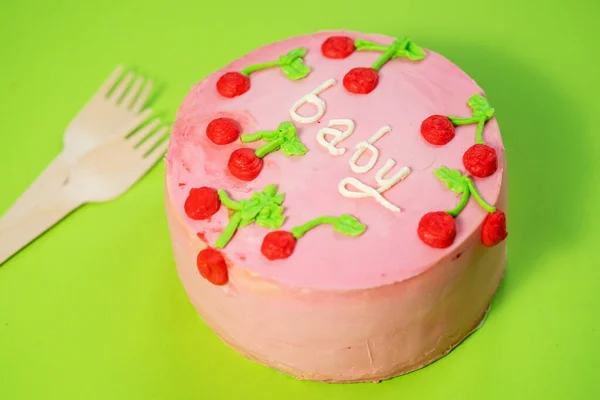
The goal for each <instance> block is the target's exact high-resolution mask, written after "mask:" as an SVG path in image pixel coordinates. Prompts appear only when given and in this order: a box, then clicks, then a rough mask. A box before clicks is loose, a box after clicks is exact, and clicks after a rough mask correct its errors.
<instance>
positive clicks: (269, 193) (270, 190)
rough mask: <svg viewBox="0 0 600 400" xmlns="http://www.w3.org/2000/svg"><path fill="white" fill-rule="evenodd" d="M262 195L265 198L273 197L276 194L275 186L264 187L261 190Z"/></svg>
mask: <svg viewBox="0 0 600 400" xmlns="http://www.w3.org/2000/svg"><path fill="white" fill-rule="evenodd" d="M263 194H264V195H265V196H270V197H273V196H275V195H276V194H277V186H275V185H267V186H265V188H264V189H263Z"/></svg>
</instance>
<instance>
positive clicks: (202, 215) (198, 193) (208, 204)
mask: <svg viewBox="0 0 600 400" xmlns="http://www.w3.org/2000/svg"><path fill="white" fill-rule="evenodd" d="M220 207H221V200H220V199H219V194H218V193H217V191H216V190H215V189H213V188H209V187H206V186H203V187H201V188H193V189H191V190H190V193H189V194H188V197H187V199H186V200H185V203H184V205H183V208H184V210H185V213H186V215H187V216H188V217H189V218H191V219H193V220H196V221H199V220H202V219H208V218H210V217H212V216H213V215H214V214H215V213H216V212H217V211H219V208H220Z"/></svg>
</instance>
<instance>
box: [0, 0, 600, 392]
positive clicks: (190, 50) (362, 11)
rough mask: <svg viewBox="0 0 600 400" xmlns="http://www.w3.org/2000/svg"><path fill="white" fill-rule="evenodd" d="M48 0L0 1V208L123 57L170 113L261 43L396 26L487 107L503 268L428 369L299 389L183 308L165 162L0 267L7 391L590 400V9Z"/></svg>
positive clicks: (593, 294) (594, 136) (593, 19)
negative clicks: (504, 193)
mask: <svg viewBox="0 0 600 400" xmlns="http://www.w3.org/2000/svg"><path fill="white" fill-rule="evenodd" d="M51 3H52V4H51V5H50V4H45V3H44V2H42V1H35V0H19V1H12V2H9V1H4V2H2V5H0V113H1V116H2V129H1V131H0V151H1V154H2V157H0V183H1V185H0V211H4V210H5V209H7V208H8V207H9V206H10V204H11V203H12V202H13V201H14V200H15V199H16V198H17V197H18V195H19V194H20V193H21V192H22V191H23V190H24V189H25V188H26V187H27V185H28V184H29V183H30V182H31V181H32V180H33V179H34V178H35V177H36V175H37V174H38V173H39V172H40V171H41V170H42V169H43V167H44V166H45V165H46V164H47V163H48V162H49V161H50V160H51V159H52V158H53V157H54V156H55V155H56V154H57V153H58V152H59V150H60V146H61V135H62V132H63V129H64V127H65V126H66V124H67V123H68V122H69V120H70V119H71V117H72V116H73V115H74V114H75V113H76V112H77V111H78V110H79V109H80V107H81V106H82V105H83V104H84V103H85V101H86V100H87V99H88V97H89V96H90V95H91V94H92V93H94V91H95V90H96V88H97V87H98V86H99V84H100V83H101V82H102V81H103V80H104V78H105V77H106V76H107V75H108V74H109V73H110V72H111V71H112V70H113V68H114V67H115V66H116V65H117V64H119V63H124V64H125V65H126V66H128V67H132V68H135V69H137V70H138V71H139V72H141V73H143V74H146V75H147V76H150V77H152V78H153V79H156V80H157V82H159V83H160V92H159V93H158V96H157V100H156V102H155V107H154V108H155V109H156V110H157V111H158V112H159V113H161V115H163V116H164V117H165V118H166V120H167V121H172V119H173V117H174V115H175V113H176V110H177V107H178V104H179V102H180V101H181V99H182V97H183V96H184V95H185V94H186V92H187V91H188V89H189V88H190V86H191V85H192V84H193V83H195V82H197V81H199V80H200V79H202V78H203V77H205V76H206V75H207V74H209V73H210V72H211V71H214V70H215V69H218V68H219V67H221V66H223V65H225V64H226V63H227V62H229V61H230V60H233V59H235V58H237V57H239V56H241V55H243V54H244V53H246V52H248V51H250V50H251V49H253V48H255V47H257V46H260V45H263V44H266V43H269V42H271V41H274V40H278V39H283V38H286V37H289V36H293V35H298V34H303V33H308V32H311V31H315V30H320V29H335V28H349V29H354V30H360V31H365V32H381V33H385V34H389V35H393V36H401V35H405V34H407V35H410V36H411V37H412V38H413V39H414V40H415V42H416V43H418V44H420V45H422V46H424V47H426V48H429V49H432V50H435V51H437V52H440V53H442V54H444V55H446V56H447V57H448V58H450V59H451V60H453V61H454V62H455V63H457V64H458V65H459V66H461V67H462V68H463V69H464V70H465V71H467V73H469V74H470V75H471V76H472V77H473V78H474V79H475V80H476V81H477V82H478V83H479V84H480V85H481V86H482V87H483V88H484V89H485V90H486V92H487V94H488V97H489V98H490V100H491V101H492V104H493V105H494V106H495V107H496V110H497V117H498V120H499V122H500V124H501V127H502V132H503V136H504V139H505V145H506V147H507V151H506V153H507V157H508V162H509V182H510V184H509V188H510V190H509V192H510V216H509V230H510V236H509V262H508V270H507V273H506V279H505V280H504V282H503V285H502V286H501V288H500V290H499V293H498V296H497V297H496V299H495V301H494V304H493V309H492V312H491V314H490V315H489V318H488V320H487V323H486V324H485V327H484V329H482V330H480V331H478V332H476V334H474V335H473V336H471V337H470V338H469V339H468V340H467V341H466V342H465V343H463V344H462V345H461V346H459V347H458V348H457V349H456V350H455V351H454V352H452V353H451V354H450V355H449V356H448V357H445V358H443V359H442V360H440V361H439V362H436V363H435V364H433V365H431V366H429V367H427V368H425V369H423V370H420V371H417V372H415V373H411V374H409V375H407V376H404V377H401V378H398V379H394V380H391V381H387V382H384V383H381V384H354V385H328V384H321V383H314V382H300V381H297V380H295V379H293V378H290V377H287V376H284V375H282V374H280V373H278V372H275V371H273V370H270V369H268V368H265V367H262V366H260V365H257V364H254V363H252V362H250V361H247V360H245V359H244V358H242V357H240V356H238V355H237V354H235V353H234V352H233V351H231V350H229V349H228V348H226V347H225V346H223V345H222V344H221V342H220V341H219V340H218V339H217V338H216V337H215V336H214V335H213V334H212V333H211V332H210V330H209V329H208V328H207V327H206V326H205V325H204V323H203V322H202V321H201V320H200V318H198V316H197V314H196V313H195V311H194V310H193V308H192V306H191V305H190V304H189V303H188V300H187V297H186V295H185V293H184V291H183V289H182V287H181V285H180V283H179V280H178V278H177V275H176V271H175V267H174V263H173V259H172V253H171V248H170V242H169V236H168V232H167V224H166V219H165V214H164V210H163V207H164V202H163V174H164V166H163V165H162V164H161V165H159V166H157V167H156V168H154V169H153V171H152V172H151V173H150V174H149V175H148V176H147V177H146V178H145V179H144V180H143V181H142V182H140V183H139V184H138V185H137V186H135V188H134V189H133V190H131V191H130V192H128V193H127V194H126V195H125V196H123V197H122V198H120V199H118V200H116V201H113V202H111V203H108V204H101V205H89V206H85V207H84V208H82V209H80V210H79V211H77V212H76V213H75V214H73V215H71V216H70V217H68V218H67V219H66V220H65V221H63V222H62V223H61V224H60V225H59V226H57V227H55V228H54V229H53V230H52V231H51V232H49V233H48V234H46V235H44V236H43V237H41V238H40V239H39V240H37V241H36V242H35V243H34V244H33V245H31V246H29V247H28V248H27V249H26V250H25V251H23V252H21V253H20V254H19V255H17V256H16V257H14V258H13V259H12V260H11V261H9V262H8V263H7V264H5V265H4V266H2V267H0V399H3V400H15V399H16V400H21V399H36V400H37V399H48V400H50V399H61V400H70V399H131V400H135V399H145V400H149V399H170V400H172V399H278V398H285V399H315V400H317V399H332V400H335V399H344V400H352V399H364V398H370V399H411V400H418V399H445V398H448V399H463V400H465V399H598V398H600V382H599V381H600V366H599V365H598V358H599V357H600V322H599V320H600V301H599V300H598V296H599V295H600V262H599V260H598V257H597V254H598V253H597V251H598V244H599V243H600V241H599V239H600V233H599V232H598V226H599V225H600V213H598V212H597V211H596V212H595V210H597V208H598V207H597V204H598V201H599V200H600V189H599V185H598V182H600V180H599V176H598V171H599V170H600V168H598V167H599V166H600V161H599V157H598V154H600V153H599V150H600V146H599V144H600V143H599V140H598V136H599V135H600V132H599V131H598V129H597V126H598V122H597V120H598V117H599V112H600V107H598V106H599V103H600V101H599V100H598V91H599V90H598V89H599V85H598V83H599V78H598V62H597V61H598V56H597V51H598V43H599V35H598V34H594V35H595V36H592V34H590V32H593V31H596V32H598V29H597V27H598V21H597V20H598V17H599V16H600V6H599V5H598V2H597V1H592V0H590V1H579V2H578V1H573V2H570V3H571V4H570V5H568V6H567V5H565V4H564V3H566V2H563V1H552V0H544V1H542V0H540V1H523V0H499V1H497V2H486V1H481V2H474V1H447V0H435V1H433V0H430V1H423V0H420V1H419V0H412V1H400V0H375V1H365V0H363V1H355V0H348V1H322V0H302V1H283V0H280V1H246V2H244V4H242V2H228V1H216V0H215V1H212V2H210V3H209V2H206V1H202V0H200V1H199V0H195V1H187V2H178V1H168V2H160V1H157V0H147V1H146V2H131V1H117V0H111V1H100V0H99V1H97V2H94V3H95V4H92V2H86V1H80V0H77V1H75V0H69V1H58V2H51ZM523 3H526V4H523Z"/></svg>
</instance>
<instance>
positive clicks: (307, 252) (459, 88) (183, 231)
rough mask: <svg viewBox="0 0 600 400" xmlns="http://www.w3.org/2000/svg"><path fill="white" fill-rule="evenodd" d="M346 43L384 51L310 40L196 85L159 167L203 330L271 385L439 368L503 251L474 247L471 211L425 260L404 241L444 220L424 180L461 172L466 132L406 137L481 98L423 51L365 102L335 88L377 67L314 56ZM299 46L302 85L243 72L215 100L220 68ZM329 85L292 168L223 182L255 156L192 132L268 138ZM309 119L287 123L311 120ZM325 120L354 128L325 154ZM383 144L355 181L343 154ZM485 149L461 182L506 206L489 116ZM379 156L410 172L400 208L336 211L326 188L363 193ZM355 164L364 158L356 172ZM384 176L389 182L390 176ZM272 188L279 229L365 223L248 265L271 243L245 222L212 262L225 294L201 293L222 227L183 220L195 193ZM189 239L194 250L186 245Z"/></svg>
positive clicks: (469, 325)
mask: <svg viewBox="0 0 600 400" xmlns="http://www.w3.org/2000/svg"><path fill="white" fill-rule="evenodd" d="M333 34H336V35H348V36H350V37H352V38H362V39H367V40H372V41H374V42H379V43H382V44H389V43H391V41H392V38H389V37H386V36H380V35H364V34H359V33H355V32H339V31H338V32H321V33H317V34H315V35H307V36H301V37H296V38H292V39H289V40H286V41H282V42H278V43H274V44H271V45H269V46H265V47H262V48H259V49H257V50H255V51H253V52H251V53H250V54H248V55H247V56H244V57H242V58H240V59H238V60H236V61H234V62H233V63H231V64H230V65H228V66H227V67H226V68H224V69H223V70H221V71H217V72H215V73H214V74H212V75H210V76H209V77H208V78H206V79H205V80H203V81H202V82H200V83H199V84H197V85H195V86H194V87H193V88H192V90H191V92H190V93H189V94H188V96H187V97H186V98H185V100H184V101H183V104H182V105H181V108H180V110H179V113H178V117H177V120H176V122H175V125H174V128H173V133H172V138H171V144H170V148H169V152H168V155H167V177H166V192H167V193H166V196H167V213H168V216H169V224H170V229H171V235H172V240H173V248H174V252H175V258H176V262H177V267H178V270H179V274H180V277H181V279H182V282H183V284H184V287H185V288H186V290H187V292H188V294H189V296H190V299H191V300H192V302H193V303H194V305H195V306H196V308H197V309H198V311H199V312H200V314H201V315H202V316H203V318H204V319H205V321H206V322H207V323H208V324H209V325H210V326H211V327H212V328H213V329H214V330H215V332H217V334H219V335H220V336H221V337H222V338H223V339H224V340H225V341H226V342H227V343H229V344H230V345H232V346H233V347H234V348H236V349H237V350H238V351H240V352H241V353H242V354H245V355H246V356H248V357H250V358H252V359H255V360H258V361H260V362H262V363H264V364H267V365H271V366H274V367H276V368H278V369H280V370H282V371H284V372H288V373H291V374H293V375H296V376H299V377H302V378H306V379H319V380H331V381H362V380H379V379H385V378H389V377H392V376H396V375H399V374H401V373H404V372H407V371H410V370H412V369H415V368H418V367H420V366H423V365H425V364H427V363H429V362H431V361H433V360H435V359H437V358H439V357H441V356H442V355H444V354H445V353H446V352H447V351H449V350H450V349H451V348H452V347H453V346H455V345H456V344H458V343H459V342H460V341H461V340H462V339H463V338H464V337H465V336H466V335H468V333H469V332H471V331H472V330H473V329H474V328H475V326H476V325H477V324H478V322H479V321H480V319H481V318H482V316H483V315H484V313H485V310H486V309H487V307H488V305H489V303H490V301H491V298H492V296H493V293H494V292H495V290H496V287H497V285H498V283H499V281H500V279H501V277H502V273H503V271H504V265H505V256H504V253H505V244H504V243H501V244H500V245H498V246H496V247H494V248H491V249H488V248H485V247H484V246H483V245H482V244H481V242H480V238H479V236H480V234H481V224H482V222H483V220H484V218H485V216H486V214H487V213H486V211H484V210H483V209H482V208H481V207H480V206H479V205H477V204H476V202H475V200H474V199H471V200H470V202H469V204H468V205H467V207H466V208H465V209H464V211H463V212H462V213H461V214H460V216H459V217H458V218H456V224H457V230H458V232H457V237H456V240H455V241H454V244H453V245H452V246H451V247H449V248H447V249H443V250H440V249H432V248H430V247H428V246H426V245H425V244H423V243H422V242H421V241H420V239H419V237H418V236H417V225H418V222H419V219H420V218H421V216H422V215H423V214H425V213H427V212H429V211H439V210H446V209H451V208H453V207H454V206H455V205H456V204H457V202H458V200H459V196H458V195H457V194H455V193H453V192H451V191H450V190H449V189H448V188H447V187H446V186H445V185H444V184H442V183H440V182H439V181H438V179H437V178H436V177H435V176H434V175H433V173H432V171H433V169H434V168H439V167H440V166H441V165H445V166H447V167H448V168H451V169H454V168H457V169H460V170H462V171H464V167H463V165H462V155H463V153H464V151H465V150H466V149H467V148H469V147H470V146H471V145H473V144H474V141H475V125H469V126H460V127H457V128H456V136H455V137H454V139H453V140H452V141H451V142H450V143H448V144H447V145H445V146H440V147H437V146H433V145H430V144H429V143H427V142H426V141H425V140H424V139H423V138H422V136H421V134H420V132H419V128H420V124H421V122H422V121H423V120H424V119H425V118H426V117H428V116H429V115H432V114H442V115H454V116H465V117H466V116H470V115H471V110H470V109H469V108H468V106H467V99H468V98H469V97H470V96H472V95H473V94H475V93H482V90H481V89H480V88H479V87H478V86H477V84H476V83H475V82H473V80H471V79H470V78H469V77H468V76H467V75H466V74H465V73H464V72H463V71H461V70H460V69H459V68H458V67H457V66H455V65H454V64H452V63H451V62H449V61H448V60H447V59H445V58H444V57H442V56H440V55H438V54H436V53H433V52H431V51H426V52H427V57H426V58H425V59H424V60H422V61H418V62H413V61H409V60H406V59H395V60H392V61H390V62H388V63H387V64H386V65H385V66H384V67H383V68H382V69H381V71H380V81H379V85H378V87H377V88H376V89H375V90H374V91H373V92H371V93H370V94H367V95H356V94H351V93H348V92H347V91H346V90H345V88H344V87H343V85H342V79H343V77H344V75H345V73H346V72H347V71H349V70H350V69H351V68H353V67H357V66H370V65H371V64H372V63H373V62H374V61H375V60H376V59H377V58H378V57H379V55H380V53H375V52H355V53H353V54H352V55H350V56H349V57H348V58H346V59H341V60H332V59H327V58H325V57H323V55H322V54H321V51H320V47H321V44H322V43H323V41H324V40H325V39H326V38H327V37H329V36H331V35H333ZM297 47H304V48H306V49H308V53H307V55H306V56H305V58H304V59H305V63H306V64H307V65H309V66H310V67H311V68H312V72H311V73H310V74H309V75H308V77H306V78H305V79H302V80H299V81H290V80H288V79H286V78H285V77H284V76H283V75H282V73H281V71H280V70H279V69H278V68H274V69H271V70H264V71H260V72H256V73H253V74H252V75H251V88H250V90H249V91H248V92H247V93H245V94H243V95H242V96H239V97H236V98H233V99H226V98H223V97H221V96H220V95H219V94H218V93H217V91H216V89H215V84H216V81H217V80H218V79H219V77H220V76H221V75H222V74H223V73H225V72H228V71H239V70H241V69H242V68H244V67H246V66H248V65H250V64H255V63H262V62H266V61H272V60H276V59H277V58H278V57H279V56H280V55H282V54H285V53H287V52H288V51H290V50H291V49H294V48H297ZM330 78H333V79H335V80H336V81H337V84H336V85H335V86H333V87H331V88H329V89H327V90H326V91H325V92H323V93H322V94H321V95H320V97H321V98H322V99H323V100H324V101H325V103H326V111H325V114H324V116H323V117H322V118H321V119H320V120H319V121H318V122H315V123H312V124H301V123H297V122H294V124H295V125H296V127H297V128H298V137H299V138H300V140H301V141H302V142H303V143H304V144H305V145H306V147H307V148H308V152H307V153H306V155H304V156H301V157H297V156H295V157H285V156H284V155H283V154H281V152H276V153H273V154H270V155H267V156H266V157H265V166H264V169H263V170H262V172H261V174H260V176H259V177H258V178H257V179H256V180H254V181H252V182H242V181H240V180H238V179H236V178H234V177H233V176H232V175H231V174H230V173H229V172H228V170H227V161H228V159H229V155H230V154H231V153H232V152H233V151H234V150H235V149H237V148H240V147H251V148H257V147H258V146H260V143H249V144H241V143H239V142H236V143H233V144H230V145H225V146H218V145H215V144H213V143H212V142H210V141H209V140H208V139H207V137H206V134H205V129H206V126H207V124H208V123H209V122H210V121H211V120H212V119H214V118H217V117H220V116H227V117H230V118H233V119H235V120H237V121H238V122H239V123H240V125H241V126H242V132H243V133H253V132H254V131H257V130H272V129H276V128H277V126H278V124H279V123H280V122H282V121H288V120H289V121H291V117H290V114H289V109H290V108H291V107H292V105H293V104H294V103H295V102H296V101H297V100H299V99H300V98H301V97H302V96H304V95H306V94H307V93H309V92H310V91H312V90H314V89H315V88H316V87H318V86H319V85H321V84H322V83H323V82H325V81H326V80H327V79H330ZM311 107H312V106H305V107H303V108H301V109H300V113H301V114H304V115H310V114H312V113H313V112H314V109H313V108H311ZM332 119H352V120H353V121H354V123H355V124H356V129H355V132H354V134H353V135H352V136H350V137H349V138H348V139H346V140H345V141H343V142H341V143H340V144H339V145H338V147H344V148H346V152H345V154H343V155H341V156H333V155H331V154H329V152H328V151H327V150H326V149H325V148H324V147H322V146H321V145H320V144H318V143H317V140H316V136H317V132H318V130H319V129H321V128H322V127H325V126H327V125H328V121H329V120H332ZM385 125H389V126H390V127H391V128H392V131H391V132H390V133H388V134H387V135H385V136H384V137H383V138H382V139H380V140H379V141H378V142H377V143H376V145H375V146H376V147H377V148H378V149H379V153H380V155H379V159H378V162H377V163H376V165H375V167H374V168H373V169H372V170H371V171H369V172H368V173H366V174H357V173H354V172H352V171H351V169H350V166H349V159H350V157H351V156H352V154H353V152H354V146H355V145H356V144H357V143H358V142H360V141H364V140H367V139H368V138H370V137H371V136H372V135H373V134H374V133H375V132H376V131H377V130H379V129H380V128H381V127H383V126H385ZM483 136H484V139H485V141H486V143H487V144H488V145H490V146H492V147H494V148H495V149H496V152H497V154H498V161H499V166H498V171H497V172H496V173H495V174H494V175H493V176H491V177H489V178H486V179H476V180H475V183H476V185H477V188H478V189H479V191H480V192H481V194H482V196H483V198H484V199H486V200H487V202H488V203H490V204H492V205H497V206H499V207H500V208H502V209H503V210H504V209H505V206H506V185H505V183H504V180H505V179H504V177H505V176H506V170H505V157H504V149H503V145H502V140H501V137H500V132H499V128H498V124H497V122H496V119H495V118H492V119H491V120H490V121H488V122H487V123H486V126H485V129H484V135H483ZM388 158H392V159H394V160H395V161H396V163H397V165H396V166H395V167H394V169H393V170H392V171H391V172H390V174H393V173H395V172H396V171H398V169H399V168H400V167H402V166H407V167H409V168H410V170H411V173H410V175H409V176H408V177H407V178H406V179H405V180H403V181H402V182H400V183H398V184H396V185H395V186H393V187H392V188H391V189H389V190H388V191H387V192H385V194H384V196H385V198H386V199H388V200H389V201H391V202H392V203H393V204H395V205H397V206H398V207H400V208H401V212H397V213H396V212H392V211H390V210H387V209H385V208H384V207H383V206H382V205H380V204H378V203H377V202H376V201H375V200H374V199H373V198H366V199H350V198H346V197H343V196H342V195H341V194H340V193H339V191H338V184H339V182H340V181H341V180H342V179H343V178H345V177H355V178H357V179H359V180H361V181H362V182H364V183H365V184H368V185H370V186H376V184H375V178H374V177H375V173H376V172H377V170H379V169H380V168H381V167H382V166H383V164H384V163H385V162H386V161H387V159H388ZM365 161H366V157H364V156H363V158H362V159H361V163H364V162H365ZM388 175H389V174H388ZM272 183H275V184H277V185H278V189H279V191H280V192H283V193H285V196H286V197H285V201H284V204H283V205H284V207H285V215H286V216H287V219H286V222H285V223H284V225H283V227H282V228H281V229H285V230H290V229H291V228H292V227H294V226H297V225H300V224H302V223H304V222H307V221H308V220H311V219H313V218H315V217H318V216H322V215H340V214H342V213H348V214H352V215H354V216H356V217H357V218H358V219H359V220H360V221H361V222H362V223H364V224H365V225H367V230H366V231H365V233H364V234H363V235H362V236H359V237H347V236H344V235H341V234H339V233H336V232H335V231H334V230H333V229H332V228H331V227H330V226H320V227H317V228H315V229H314V230H312V231H310V232H308V233H307V234H306V235H305V236H304V237H302V238H301V239H300V240H299V241H298V244H297V246H296V249H295V252H294V253H293V254H292V256H291V257H290V258H288V259H286V260H280V261H269V260H267V259H266V258H265V257H264V256H263V255H262V254H261V252H260V246H261V243H262V240H263V238H264V236H265V235H266V234H267V233H268V232H269V231H268V230H267V229H265V228H262V227H260V226H257V225H251V226H248V227H245V228H242V229H240V230H238V232H237V233H236V235H235V236H234V237H233V239H232V240H231V242H230V243H229V244H228V245H227V246H226V248H225V249H224V250H223V253H224V254H225V256H226V258H227V260H228V265H229V273H230V282H229V283H228V284H227V285H225V286H223V287H217V286H213V285H211V284H210V283H208V282H207V281H206V280H204V279H203V278H202V277H201V276H200V275H199V274H198V271H197V270H196V267H195V259H196V254H197V253H198V251H199V250H201V249H202V248H204V247H205V246H206V245H207V243H206V242H205V241H204V240H203V239H205V240H206V241H207V242H208V245H213V244H214V242H215V240H216V239H217V238H218V237H219V235H220V234H221V233H222V231H223V229H224V227H225V226H226V225H227V222H228V212H227V210H226V209H225V208H224V207H221V209H220V211H219V212H218V213H217V214H215V215H214V216H213V217H212V218H211V219H210V220H208V221H193V220H191V219H189V218H187V217H186V215H185V212H184V210H183V204H184V202H185V199H186V197H187V195H188V193H189V191H190V189H191V188H193V187H201V186H209V187H214V188H218V189H224V190H226V191H227V192H228V194H229V195H230V197H231V198H232V199H234V200H240V199H245V198H248V197H249V196H250V194H251V192H253V191H255V190H262V189H263V188H264V186H266V185H268V184H272ZM197 234H199V236H201V238H202V239H200V238H199V237H198V236H197Z"/></svg>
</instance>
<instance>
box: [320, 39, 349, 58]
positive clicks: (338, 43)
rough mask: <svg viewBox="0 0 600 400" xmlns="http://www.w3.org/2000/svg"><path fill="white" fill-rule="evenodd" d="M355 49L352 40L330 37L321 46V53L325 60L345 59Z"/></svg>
mask: <svg viewBox="0 0 600 400" xmlns="http://www.w3.org/2000/svg"><path fill="white" fill-rule="evenodd" d="M355 49H356V47H355V46H354V40H352V39H351V38H349V37H348V36H331V37H329V38H327V40H325V41H324V42H323V44H322V45H321V53H323V55H324V56H325V57H327V58H346V57H348V56H349V55H350V54H352V53H354V50H355Z"/></svg>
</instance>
